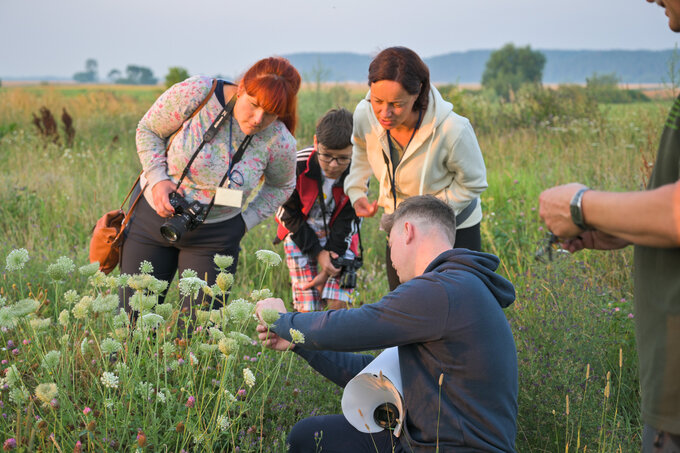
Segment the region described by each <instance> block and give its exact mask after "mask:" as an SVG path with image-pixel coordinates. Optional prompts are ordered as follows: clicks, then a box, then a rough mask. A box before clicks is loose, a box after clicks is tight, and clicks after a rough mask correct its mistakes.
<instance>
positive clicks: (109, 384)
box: [100, 371, 118, 389]
mask: <svg viewBox="0 0 680 453" xmlns="http://www.w3.org/2000/svg"><path fill="white" fill-rule="evenodd" d="M100 379H101V381H102V385H104V387H106V388H110V389H117V388H118V376H116V375H115V374H113V373H111V372H109V371H104V372H103V373H102V377H101V378H100Z"/></svg>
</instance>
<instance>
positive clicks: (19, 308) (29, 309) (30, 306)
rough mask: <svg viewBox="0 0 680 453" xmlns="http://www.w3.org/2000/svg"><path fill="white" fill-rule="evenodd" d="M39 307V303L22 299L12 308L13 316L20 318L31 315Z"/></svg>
mask: <svg viewBox="0 0 680 453" xmlns="http://www.w3.org/2000/svg"><path fill="white" fill-rule="evenodd" d="M39 306H40V302H38V301H37V300H35V299H30V298H29V299H22V300H20V301H19V302H17V303H16V304H14V306H13V307H12V312H13V313H14V315H15V316H18V317H21V316H26V315H28V314H30V313H33V312H34V311H36V310H37V309H38V307H39Z"/></svg>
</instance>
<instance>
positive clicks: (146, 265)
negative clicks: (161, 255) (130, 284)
mask: <svg viewBox="0 0 680 453" xmlns="http://www.w3.org/2000/svg"><path fill="white" fill-rule="evenodd" d="M139 272H141V273H142V274H152V273H153V264H151V262H150V261H147V260H144V261H142V262H141V263H139Z"/></svg>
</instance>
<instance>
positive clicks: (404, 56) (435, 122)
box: [345, 47, 488, 289]
mask: <svg viewBox="0 0 680 453" xmlns="http://www.w3.org/2000/svg"><path fill="white" fill-rule="evenodd" d="M368 84H369V87H370V90H369V92H368V94H367V95H366V98H365V99H363V100H362V101H361V102H359V105H357V108H356V110H355V112H354V130H353V138H352V142H353V144H354V146H353V151H352V164H351V167H350V172H349V175H348V176H347V178H346V179H345V193H346V194H347V195H348V196H349V198H350V200H351V202H352V205H353V206H354V210H355V211H356V213H357V215H358V216H362V217H371V216H373V215H375V213H376V212H377V210H378V205H380V206H382V207H383V208H384V210H385V213H391V212H393V211H394V210H395V209H396V207H397V206H398V205H399V203H401V202H402V201H403V200H405V199H406V198H408V197H412V196H414V195H424V194H432V195H434V196H436V197H437V198H440V199H441V200H443V201H445V202H446V203H448V204H449V205H450V206H451V207H452V208H453V210H454V211H455V213H456V225H457V232H456V242H455V247H456V248H468V249H471V250H478V251H479V250H480V249H481V237H480V230H479V224H480V222H481V220H482V208H481V204H480V200H479V195H480V194H481V193H482V192H483V191H484V190H485V189H486V188H487V186H488V184H487V182H486V167H485V166H484V158H483V157H482V152H481V150H480V149H479V143H477V137H476V136H475V133H474V131H473V129H472V126H471V125H470V121H468V119H467V118H464V117H462V116H460V115H458V114H456V113H455V112H454V111H453V106H452V105H451V103H449V102H447V101H445V100H444V99H443V98H442V97H441V95H440V94H439V91H437V89H436V88H435V87H434V86H432V85H430V71H429V69H428V68H427V66H426V65H425V63H424V62H423V61H422V59H421V58H420V57H419V56H418V54H416V53H415V52H413V51H412V50H410V49H407V48H405V47H390V48H387V49H385V50H383V51H382V52H380V53H379V54H378V55H377V56H376V57H375V58H374V59H373V61H372V62H371V64H370V66H369V68H368ZM371 175H375V177H376V178H377V179H378V183H379V195H378V200H377V201H375V202H373V203H371V202H370V201H369V200H368V197H367V191H368V180H369V178H370V177H371ZM385 261H386V263H387V276H388V280H389V282H390V289H394V288H396V287H397V285H398V284H399V278H398V276H397V275H396V272H395V271H394V268H393V267H392V261H391V259H390V251H389V247H387V248H386V260H385Z"/></svg>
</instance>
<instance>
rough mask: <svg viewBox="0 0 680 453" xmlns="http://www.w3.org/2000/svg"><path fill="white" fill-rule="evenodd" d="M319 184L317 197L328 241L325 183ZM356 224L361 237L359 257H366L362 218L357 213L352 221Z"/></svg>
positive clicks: (358, 234) (358, 236)
mask: <svg viewBox="0 0 680 453" xmlns="http://www.w3.org/2000/svg"><path fill="white" fill-rule="evenodd" d="M317 184H318V186H319V195H318V197H317V199H318V201H319V206H320V207H321V218H323V229H324V231H325V232H326V241H330V231H329V230H328V224H327V223H326V203H325V202H324V199H323V184H322V183H321V180H318V181H317ZM352 222H353V223H354V225H355V226H356V229H357V238H358V239H359V257H360V258H363V257H364V246H363V244H362V243H361V220H360V219H359V217H357V216H356V215H355V216H354V220H353V221H352Z"/></svg>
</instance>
